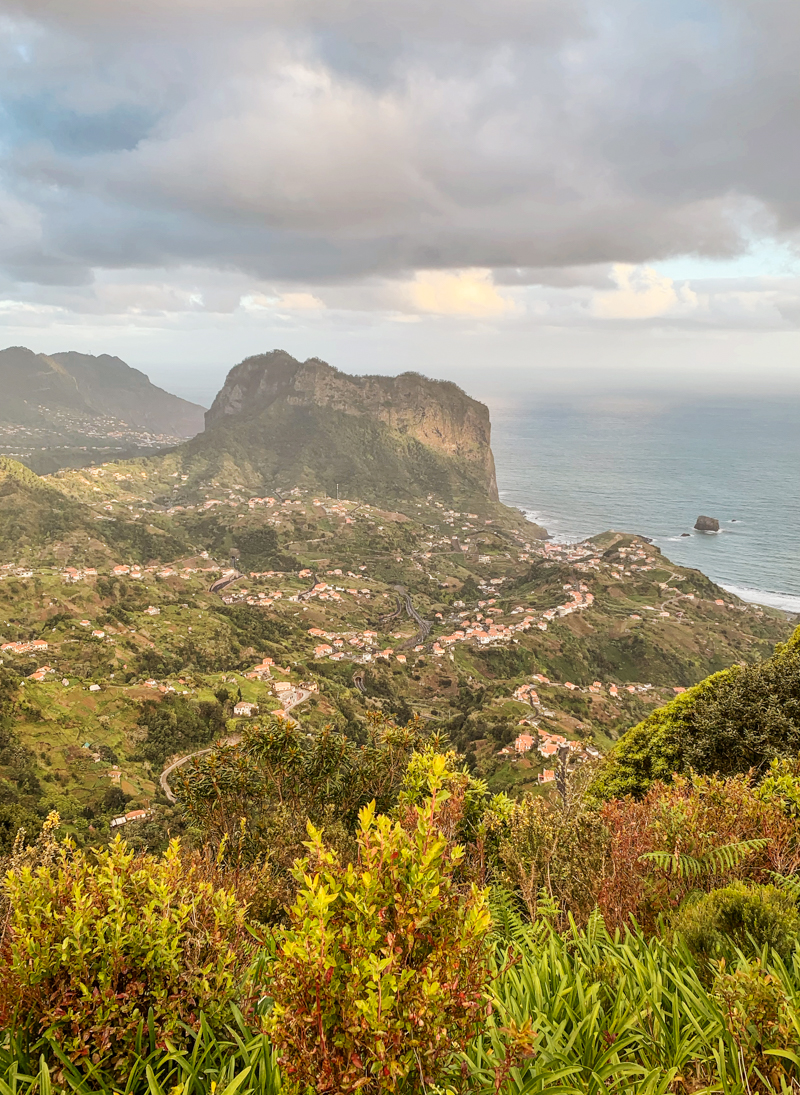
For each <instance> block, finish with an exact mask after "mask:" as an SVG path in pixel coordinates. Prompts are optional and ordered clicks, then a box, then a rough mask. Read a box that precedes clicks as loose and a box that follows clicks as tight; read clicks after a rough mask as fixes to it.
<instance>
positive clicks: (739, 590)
mask: <svg viewBox="0 0 800 1095" xmlns="http://www.w3.org/2000/svg"><path fill="white" fill-rule="evenodd" d="M507 504H508V503H506V505H507ZM518 508H520V510H521V512H522V514H523V515H524V517H525V520H526V521H530V522H531V524H538V525H543V526H544V527H546V528H547V531H548V533H549V535H550V543H553V544H579V543H581V542H582V541H583V540H590V539H591V536H574V535H573V536H570V535H568V534H563V533H562V534H559V533H557V532H555V533H554V532H552V531H551V530H550V528H549V527H548V525H547V521H546V518H545V517H544V515H543V514H541V513H539V512H537V511H536V510H531V509H523V508H522V507H518ZM605 531H606V530H605V529H600V530H598V532H597V533H594V534H593V535H599V533H600V532H605ZM625 531H631V532H632V531H634V530H627V529H626V530H625ZM640 535H641V534H640ZM650 539H652V542H653V543H654V544H656V545H657V546H661V544H662V543H665V538H664V537H661V536H657V537H651V538H650ZM669 540H673V541H676V542H677V540H678V538H677V537H670V538H669ZM665 554H666V556H667V558H670V556H669V552H668V550H667V551H666V552H665ZM671 561H674V562H676V561H677V560H671ZM681 565H683V566H685V565H687V564H685V563H684V564H681ZM698 569H699V568H698ZM708 577H710V578H711V580H712V581H714V582H716V584H717V585H718V586H720V587H721V588H722V589H724V590H725V591H726V592H727V593H732V594H733V595H734V597H738V598H739V599H740V600H742V601H746V602H747V603H748V604H757V605H764V607H766V608H774V609H778V611H780V612H786V613H787V614H788V615H790V616H800V594H797V593H784V592H780V591H778V590H771V589H752V588H750V587H748V586H741V585H738V584H736V583H734V582H731V581H730V580H729V579H725V578H722V579H718V578H714V577H713V576H712V575H708Z"/></svg>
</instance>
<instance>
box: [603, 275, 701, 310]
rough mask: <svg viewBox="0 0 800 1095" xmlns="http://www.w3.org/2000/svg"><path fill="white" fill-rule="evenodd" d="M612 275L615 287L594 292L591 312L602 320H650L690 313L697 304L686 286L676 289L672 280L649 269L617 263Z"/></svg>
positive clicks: (695, 298) (691, 291)
mask: <svg viewBox="0 0 800 1095" xmlns="http://www.w3.org/2000/svg"><path fill="white" fill-rule="evenodd" d="M612 276H613V278H614V281H616V283H617V286H618V288H617V289H614V290H612V291H611V292H609V293H596V294H595V297H594V299H593V301H592V311H593V313H594V315H596V316H598V317H600V318H601V319H653V318H655V317H657V316H665V315H667V314H669V313H672V312H686V311H691V310H693V309H696V308H697V307H698V305H699V301H698V297H697V294H696V293H695V292H694V290H693V289H691V288H690V287H689V285H688V284H684V285H681V286H679V287H678V288H676V287H675V283H674V282H673V280H672V278H668V277H666V276H665V275H664V274H659V273H658V271H657V270H654V269H653V268H652V267H651V266H640V267H636V266H630V265H626V264H623V263H616V264H615V265H614V267H613V270H612Z"/></svg>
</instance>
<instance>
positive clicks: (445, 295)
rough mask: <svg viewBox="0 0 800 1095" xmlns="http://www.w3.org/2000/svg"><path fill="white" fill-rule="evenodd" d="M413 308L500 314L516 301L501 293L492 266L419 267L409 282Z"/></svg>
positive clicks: (438, 312)
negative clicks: (480, 268)
mask: <svg viewBox="0 0 800 1095" xmlns="http://www.w3.org/2000/svg"><path fill="white" fill-rule="evenodd" d="M409 294H410V297H411V301H412V303H413V305H414V307H415V308H418V309H419V310H420V311H421V312H431V313H434V314H436V315H442V316H473V317H476V318H478V317H482V316H501V315H504V314H505V313H508V312H513V311H515V310H516V304H515V303H514V301H513V300H512V299H511V298H510V297H509V296H507V295H505V294H503V293H500V292H499V291H498V290H497V288H496V287H495V285H494V283H493V281H492V272H491V270H457V271H454V272H450V271H444V270H421V271H419V272H418V273H417V275H416V277H415V278H414V280H413V281H412V282H411V284H410V285H409Z"/></svg>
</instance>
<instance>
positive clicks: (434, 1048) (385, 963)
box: [267, 758, 491, 1095]
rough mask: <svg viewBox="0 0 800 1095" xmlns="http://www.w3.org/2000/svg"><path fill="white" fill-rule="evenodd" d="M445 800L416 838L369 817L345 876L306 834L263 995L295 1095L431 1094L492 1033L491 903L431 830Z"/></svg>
mask: <svg viewBox="0 0 800 1095" xmlns="http://www.w3.org/2000/svg"><path fill="white" fill-rule="evenodd" d="M439 759H440V761H441V766H442V768H443V767H444V758H439ZM437 796H438V797H437ZM446 799H447V793H446V792H445V791H443V790H442V789H441V785H440V786H439V787H438V788H436V789H435V790H434V794H433V797H432V798H431V799H430V800H429V801H428V802H427V803H426V804H425V806H424V808H423V807H418V808H417V810H416V826H415V829H414V831H412V832H408V831H406V829H404V828H403V827H402V826H401V825H400V824H399V823H397V822H393V821H391V820H390V819H389V818H387V817H380V816H379V817H377V818H376V817H375V807H374V804H372V805H371V806H368V807H365V808H364V809H363V810H362V811H361V816H360V826H359V832H358V834H357V839H358V860H357V862H356V863H351V864H347V865H345V864H344V863H342V861H341V860H340V858H339V856H338V855H337V854H336V853H334V852H331V851H328V850H327V849H326V848H325V846H324V845H323V843H322V839H321V836H320V834H319V833H318V832H317V831H316V830H314V829H313V827H310V834H311V843H310V845H309V847H310V850H311V854H310V856H309V857H308V858H306V859H305V860H304V861H303V862H302V863H300V864H299V865H298V868H297V873H298V878H299V880H300V881H301V883H302V887H303V888H302V889H301V892H300V894H299V896H298V899H297V901H296V903H295V905H294V906H293V907H292V910H291V922H290V925H289V927H288V928H286V929H282V930H280V931H279V932H278V933H277V942H278V952H277V957H276V960H275V964H274V967H273V969H272V978H271V981H270V982H269V984H268V987H267V991H268V992H269V994H270V996H271V997H272V998H273V1000H274V1005H273V1009H272V1012H271V1014H270V1017H269V1020H268V1022H269V1031H270V1034H271V1036H272V1039H273V1043H274V1045H275V1047H276V1049H277V1051H278V1059H279V1061H280V1065H281V1069H282V1072H283V1075H284V1077H285V1078H286V1079H288V1080H289V1082H290V1083H292V1084H294V1085H295V1087H296V1090H298V1091H301V1092H305V1091H306V1090H308V1089H310V1090H313V1091H331V1092H333V1091H335V1092H337V1093H339V1095H345V1093H347V1092H354V1091H363V1092H364V1095H377V1093H378V1092H380V1093H386V1092H397V1091H400V1090H402V1091H403V1092H405V1093H411V1092H416V1091H425V1090H427V1089H428V1087H429V1086H430V1085H432V1084H434V1083H436V1081H437V1079H441V1078H442V1077H443V1076H445V1075H446V1074H447V1072H448V1070H449V1069H450V1067H451V1066H452V1065H453V1063H454V1061H455V1058H456V1055H457V1054H458V1052H459V1051H460V1050H461V1049H462V1048H463V1046H464V1045H465V1044H466V1043H467V1042H468V1041H469V1039H470V1037H471V1036H472V1035H474V1033H475V1032H476V1030H477V1029H478V1028H479V1027H480V1026H481V1025H482V1023H483V1022H484V1021H485V1014H486V1010H485V1009H486V1005H487V1002H488V997H487V990H488V984H489V973H490V971H489V961H490V948H489V945H488V934H489V931H490V928H491V918H490V916H489V912H488V908H487V905H486V899H485V895H484V893H483V891H480V890H478V889H476V888H475V887H474V886H473V887H459V886H458V885H457V884H456V882H455V877H454V876H455V872H456V871H457V869H458V865H459V863H460V861H461V859H462V857H463V851H462V849H461V848H460V847H458V846H456V845H453V844H451V843H449V842H448V841H447V840H446V839H444V837H443V836H442V835H441V831H440V829H439V826H438V824H437V812H438V810H439V808H440V807H441V806H442V805H443V804H444V803H445V801H446Z"/></svg>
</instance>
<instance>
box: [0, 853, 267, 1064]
mask: <svg viewBox="0 0 800 1095" xmlns="http://www.w3.org/2000/svg"><path fill="white" fill-rule="evenodd" d="M202 867H203V865H202V864H194V863H191V862H186V861H185V860H183V859H182V858H181V853H180V847H179V844H178V842H177V841H173V842H172V843H171V844H170V847H169V849H168V851H167V852H166V853H165V854H164V856H163V857H159V858H156V857H153V856H141V857H136V856H134V854H133V852H131V851H130V849H128V848H127V846H126V845H125V844H124V842H123V841H122V840H120V839H119V838H117V839H116V840H114V841H113V842H112V844H111V845H110V846H109V847H107V848H105V849H103V850H102V851H99V852H97V853H96V854H94V855H93V854H91V853H88V852H87V853H84V852H74V851H73V849H72V848H71V847H70V846H69V845H62V846H61V847H60V850H59V854H58V857H57V859H56V860H55V862H53V863H51V864H45V865H43V866H31V865H29V864H24V863H23V864H22V865H21V866H20V867H19V869H18V870H16V871H10V872H9V873H8V875H7V876H6V880H5V889H6V892H7V895H8V900H9V906H10V908H9V914H8V922H7V930H6V932H5V935H4V938H3V943H2V950H1V951H0V962H2V964H3V966H4V967H5V971H4V976H3V978H2V980H0V1027H2V1028H5V1029H8V1028H9V1027H13V1026H16V1027H18V1028H23V1029H25V1030H26V1031H27V1032H28V1034H30V1035H31V1036H33V1037H34V1038H38V1037H40V1036H44V1037H46V1038H47V1039H49V1040H51V1041H53V1042H55V1043H56V1045H57V1046H58V1047H59V1048H60V1050H61V1052H62V1053H63V1054H65V1055H66V1056H67V1057H68V1058H69V1059H70V1060H71V1061H73V1062H79V1061H81V1060H84V1059H88V1060H90V1061H92V1062H93V1063H94V1064H96V1065H99V1066H102V1067H120V1066H122V1065H123V1064H124V1063H125V1062H126V1060H128V1059H129V1058H130V1057H131V1056H132V1055H134V1054H135V1044H136V1039H137V1032H138V1030H139V1027H140V1024H141V1023H143V1022H144V1023H145V1024H148V1025H149V1026H150V1027H151V1028H154V1029H155V1032H156V1037H157V1042H158V1044H159V1045H164V1043H165V1039H166V1038H170V1039H171V1040H172V1041H173V1042H176V1043H177V1044H181V1043H182V1042H184V1041H185V1039H186V1034H187V1031H186V1027H188V1028H192V1029H197V1027H198V1025H199V1021H200V1013H201V1011H202V1012H204V1013H205V1015H206V1018H207V1020H208V1022H209V1023H210V1024H211V1026H212V1027H213V1026H216V1025H219V1024H221V1023H223V1022H224V1021H226V1020H227V1019H228V1017H229V1013H230V1005H231V1003H232V1002H233V1001H235V1000H237V999H239V998H240V991H241V990H242V985H243V971H244V970H245V969H246V965H247V962H248V960H249V957H250V954H251V950H252V943H251V942H250V936H249V934H248V932H247V929H246V926H245V909H244V906H243V905H242V904H241V903H240V902H239V901H238V900H237V898H236V895H235V893H234V892H233V890H231V889H226V888H225V887H222V886H218V885H214V883H213V882H210V881H208V880H206V879H204V878H203V877H202ZM244 1003H247V1000H245V1001H244ZM184 1024H185V1025H186V1026H184Z"/></svg>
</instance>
